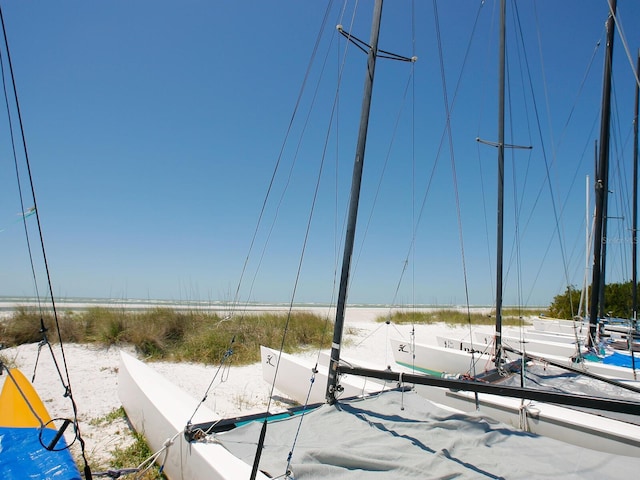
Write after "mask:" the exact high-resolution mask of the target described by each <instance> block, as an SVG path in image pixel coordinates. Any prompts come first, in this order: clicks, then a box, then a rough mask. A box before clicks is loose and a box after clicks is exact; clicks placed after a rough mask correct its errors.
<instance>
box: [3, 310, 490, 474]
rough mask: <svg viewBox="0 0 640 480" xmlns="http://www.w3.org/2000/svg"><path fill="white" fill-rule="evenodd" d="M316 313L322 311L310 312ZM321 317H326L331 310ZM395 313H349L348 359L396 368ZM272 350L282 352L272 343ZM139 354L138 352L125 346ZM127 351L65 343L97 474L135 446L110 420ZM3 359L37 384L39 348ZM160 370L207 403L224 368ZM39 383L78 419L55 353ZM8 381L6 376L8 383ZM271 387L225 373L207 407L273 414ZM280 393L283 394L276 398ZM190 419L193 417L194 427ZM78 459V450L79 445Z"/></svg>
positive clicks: (48, 398) (54, 403) (251, 371)
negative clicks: (116, 452) (119, 450)
mask: <svg viewBox="0 0 640 480" xmlns="http://www.w3.org/2000/svg"><path fill="white" fill-rule="evenodd" d="M306 310H316V308H306ZM316 311H317V312H318V311H321V313H323V314H326V308H324V309H321V308H320V307H318V310H316ZM386 314H388V310H387V309H382V308H362V307H360V308H351V309H348V310H347V313H346V320H345V324H346V329H347V331H348V332H347V334H346V337H345V343H344V346H343V354H344V355H345V356H346V357H349V358H353V359H361V360H366V361H367V362H368V363H372V362H375V363H376V364H378V365H379V366H381V367H383V366H386V365H389V364H391V363H392V362H393V360H392V356H391V352H390V351H389V346H388V345H389V339H390V338H401V339H405V340H408V339H409V338H410V336H411V331H412V328H413V327H412V326H411V325H401V326H398V325H393V324H386V323H384V322H383V323H378V322H376V321H375V320H376V318H378V317H380V316H384V315H386ZM474 328H475V329H476V331H477V330H488V331H490V329H489V328H488V327H474ZM442 334H447V335H455V336H456V337H459V338H464V337H468V336H469V334H470V332H469V328H468V327H461V328H455V329H454V328H452V327H448V326H446V325H443V324H438V325H431V326H425V325H420V326H416V327H415V336H416V339H417V340H418V341H420V342H423V343H434V344H435V337H436V335H442ZM271 347H275V346H273V345H271ZM125 350H126V351H128V352H129V353H134V354H135V352H133V350H132V349H131V348H125ZM54 351H55V353H56V356H57V359H58V362H62V357H61V356H60V347H59V345H55V346H54ZM119 352H120V350H119V349H118V348H110V349H104V348H99V347H95V346H86V345H64V353H65V358H66V362H67V365H68V370H69V375H70V380H71V387H72V390H73V396H74V399H75V402H76V405H77V409H78V415H79V421H80V429H81V433H82V436H83V438H84V440H85V443H86V451H87V453H88V456H89V461H90V464H91V467H92V469H93V470H95V471H98V470H100V469H106V468H109V467H110V464H109V462H110V458H111V451H112V450H113V449H114V448H115V447H116V446H121V445H125V444H126V443H128V442H130V441H131V439H132V437H131V431H130V429H129V427H128V426H127V424H126V422H125V421H124V420H122V419H117V420H115V421H113V420H109V421H106V420H105V417H106V416H107V415H108V414H110V413H112V412H114V411H115V410H117V409H118V408H119V407H120V406H121V403H120V400H119V398H118V382H117V374H118V365H119V355H120V353H119ZM317 353H318V352H307V353H304V354H301V355H305V356H309V357H313V356H315V355H317ZM2 354H3V355H4V357H5V358H6V359H8V360H9V361H10V362H12V364H15V365H17V366H18V367H20V368H21V369H22V371H23V373H24V374H25V375H26V376H27V377H28V378H31V376H32V375H33V372H34V365H35V363H36V359H37V358H38V345H37V344H29V345H22V346H20V347H16V348H11V349H6V350H3V351H2ZM152 366H153V368H154V369H156V370H157V371H158V372H160V373H162V374H164V375H166V376H167V377H168V378H169V379H170V380H171V381H172V382H173V383H175V384H176V385H178V386H179V387H181V388H182V389H184V390H185V391H186V392H188V393H189V394H191V395H192V396H193V397H194V398H203V397H204V395H205V393H206V391H207V387H208V386H209V384H210V383H211V382H212V380H213V379H214V376H215V375H216V372H217V371H218V366H216V365H203V364H189V363H167V362H154V363H153V364H152ZM35 373H36V375H35V381H34V385H35V387H36V389H37V391H38V392H39V394H40V396H41V398H42V399H43V401H44V402H45V405H47V408H48V409H49V412H50V414H51V416H52V417H53V418H55V417H62V418H72V417H73V415H72V410H71V405H70V402H69V399H68V398H65V397H64V395H63V394H64V391H63V387H62V383H61V382H60V379H59V377H58V374H57V372H56V368H55V366H54V364H53V362H52V360H51V355H50V354H49V352H48V351H44V350H43V351H42V352H41V354H40V358H39V360H38V364H37V369H36V372H35ZM4 378H5V376H3V377H0V383H2V382H3V381H4ZM269 391H270V386H269V385H267V384H266V382H265V381H264V380H263V379H262V371H261V368H260V365H259V364H253V365H248V366H233V365H232V366H231V367H230V368H229V369H228V370H225V371H224V372H220V373H218V375H217V376H216V377H215V382H213V386H212V389H211V390H210V392H209V394H208V396H207V399H206V402H205V403H206V405H207V406H208V407H209V408H210V409H211V410H213V411H214V412H215V413H217V414H218V415H220V416H221V417H232V416H238V415H243V414H250V413H258V412H263V411H265V409H266V405H267V401H268V397H269ZM276 395H279V393H276ZM186 421H187V419H185V423H186ZM74 451H75V452H76V453H77V451H78V449H77V445H75V446H74Z"/></svg>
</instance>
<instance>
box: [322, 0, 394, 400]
mask: <svg viewBox="0 0 640 480" xmlns="http://www.w3.org/2000/svg"><path fill="white" fill-rule="evenodd" d="M381 17H382V0H376V2H375V5H374V7H373V21H372V24H371V41H370V42H369V52H368V55H367V74H366V76H365V81H364V93H363V97H362V112H361V114H360V130H359V131H358V143H357V146H356V156H355V160H354V164H353V177H352V180H351V197H350V200H349V217H348V219H347V232H346V236H345V241H344V254H343V255H344V256H343V258H342V271H341V274H340V286H339V290H338V304H337V306H336V322H335V325H334V327H333V343H332V344H331V361H330V363H329V378H328V379H327V390H326V399H327V402H328V403H329V404H334V403H335V401H336V396H335V394H336V388H337V386H338V364H339V362H340V344H341V342H342V330H343V328H344V311H345V307H346V302H347V288H348V284H349V270H350V268H351V256H352V254H353V244H354V240H355V233H356V220H357V217H358V203H359V201H360V184H361V183H362V167H363V164H364V151H365V146H366V143H367V128H368V126H369V111H370V108H371V92H372V90H373V76H374V72H375V68H376V57H377V53H378V37H379V33H380V19H381Z"/></svg>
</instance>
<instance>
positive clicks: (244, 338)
mask: <svg viewBox="0 0 640 480" xmlns="http://www.w3.org/2000/svg"><path fill="white" fill-rule="evenodd" d="M57 317H58V319H57V320H58V321H57V325H56V322H55V319H54V316H53V315H52V314H49V313H46V314H43V313H41V312H40V311H37V310H35V309H29V308H26V307H21V308H19V309H17V310H16V311H15V312H14V313H13V316H12V317H11V318H9V319H7V321H6V322H3V323H2V324H0V342H2V343H4V344H5V345H6V346H8V347H12V346H17V345H21V344H25V343H36V342H39V341H41V340H42V339H43V334H46V335H47V338H48V339H49V340H50V341H52V342H58V328H59V331H60V336H61V337H62V339H63V341H64V342H68V343H82V344H95V345H99V346H103V347H107V348H108V347H111V346H119V345H123V346H124V345H132V346H134V347H135V348H136V350H137V351H138V352H139V353H140V354H141V355H143V356H144V357H146V358H147V359H152V360H166V361H177V362H202V363H209V364H212V363H213V364H217V363H219V362H221V360H222V359H223V357H225V355H226V356H227V357H229V356H230V358H228V359H227V360H228V361H227V363H231V362H232V363H234V364H240V365H246V364H250V363H255V362H257V361H259V360H260V345H272V346H277V347H280V346H282V349H283V351H285V352H287V353H296V352H299V351H302V350H304V349H308V348H316V349H317V348H328V347H329V346H330V344H331V329H332V325H331V322H330V321H328V319H327V318H325V317H322V316H320V315H317V314H314V313H310V312H305V311H293V312H291V313H289V314H287V313H270V312H266V313H265V312H255V313H253V312H252V313H245V314H236V315H230V316H224V317H223V316H220V315H218V314H217V313H209V312H202V311H176V310H174V309H170V308H154V309H145V310H140V311H125V310H122V309H109V308H104V307H95V308H90V309H87V310H84V311H75V312H64V313H59V314H58V315H57ZM43 325H44V328H45V329H46V331H44V330H43V328H42V326H43ZM283 332H284V333H283ZM283 335H284V336H283Z"/></svg>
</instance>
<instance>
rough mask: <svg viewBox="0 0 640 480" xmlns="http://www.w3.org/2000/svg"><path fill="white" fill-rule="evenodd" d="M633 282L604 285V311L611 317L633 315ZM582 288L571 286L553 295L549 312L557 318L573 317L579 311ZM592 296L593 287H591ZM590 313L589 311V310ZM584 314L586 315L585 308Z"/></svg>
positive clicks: (629, 316) (628, 316)
mask: <svg viewBox="0 0 640 480" xmlns="http://www.w3.org/2000/svg"><path fill="white" fill-rule="evenodd" d="M632 285H633V284H632V282H631V281H629V282H626V283H610V284H607V285H605V286H604V305H605V307H604V312H605V314H606V315H608V316H611V317H619V318H631V317H632V315H633V298H632ZM581 293H582V292H581V290H579V289H577V288H576V287H575V286H569V287H567V289H566V290H565V291H564V293H561V294H559V295H556V296H555V297H553V301H552V302H551V305H549V308H548V311H547V313H548V314H549V315H550V316H552V317H555V318H566V319H572V318H573V317H574V316H575V315H577V313H578V304H579V303H580V295H581ZM589 298H591V287H589ZM587 313H588V312H587ZM582 316H585V313H584V308H583V313H582Z"/></svg>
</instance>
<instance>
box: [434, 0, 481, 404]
mask: <svg viewBox="0 0 640 480" xmlns="http://www.w3.org/2000/svg"><path fill="white" fill-rule="evenodd" d="M433 14H434V18H435V27H436V39H437V44H438V60H439V65H440V79H441V81H442V101H443V104H444V108H445V119H446V120H445V131H446V135H447V139H448V142H449V160H450V162H451V177H452V181H453V193H454V196H455V201H456V216H457V219H458V241H459V242H460V254H461V257H462V258H461V260H462V275H463V279H464V295H465V305H466V309H467V319H468V320H469V323H471V305H470V302H469V282H468V277H467V263H466V257H465V254H464V234H463V230H462V213H461V208H460V192H459V189H458V178H457V173H456V159H455V154H454V148H453V135H452V131H451V109H450V105H449V98H448V94H447V80H446V77H445V68H444V57H443V50H442V36H441V33H440V16H439V15H438V5H437V3H436V1H435V0H433ZM471 347H472V348H471V362H474V352H473V350H474V349H473V340H472V344H471ZM471 373H472V375H473V376H474V377H475V375H476V372H475V371H472V372H471ZM477 401H478V396H477V395H476V402H477ZM476 406H477V405H476Z"/></svg>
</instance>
